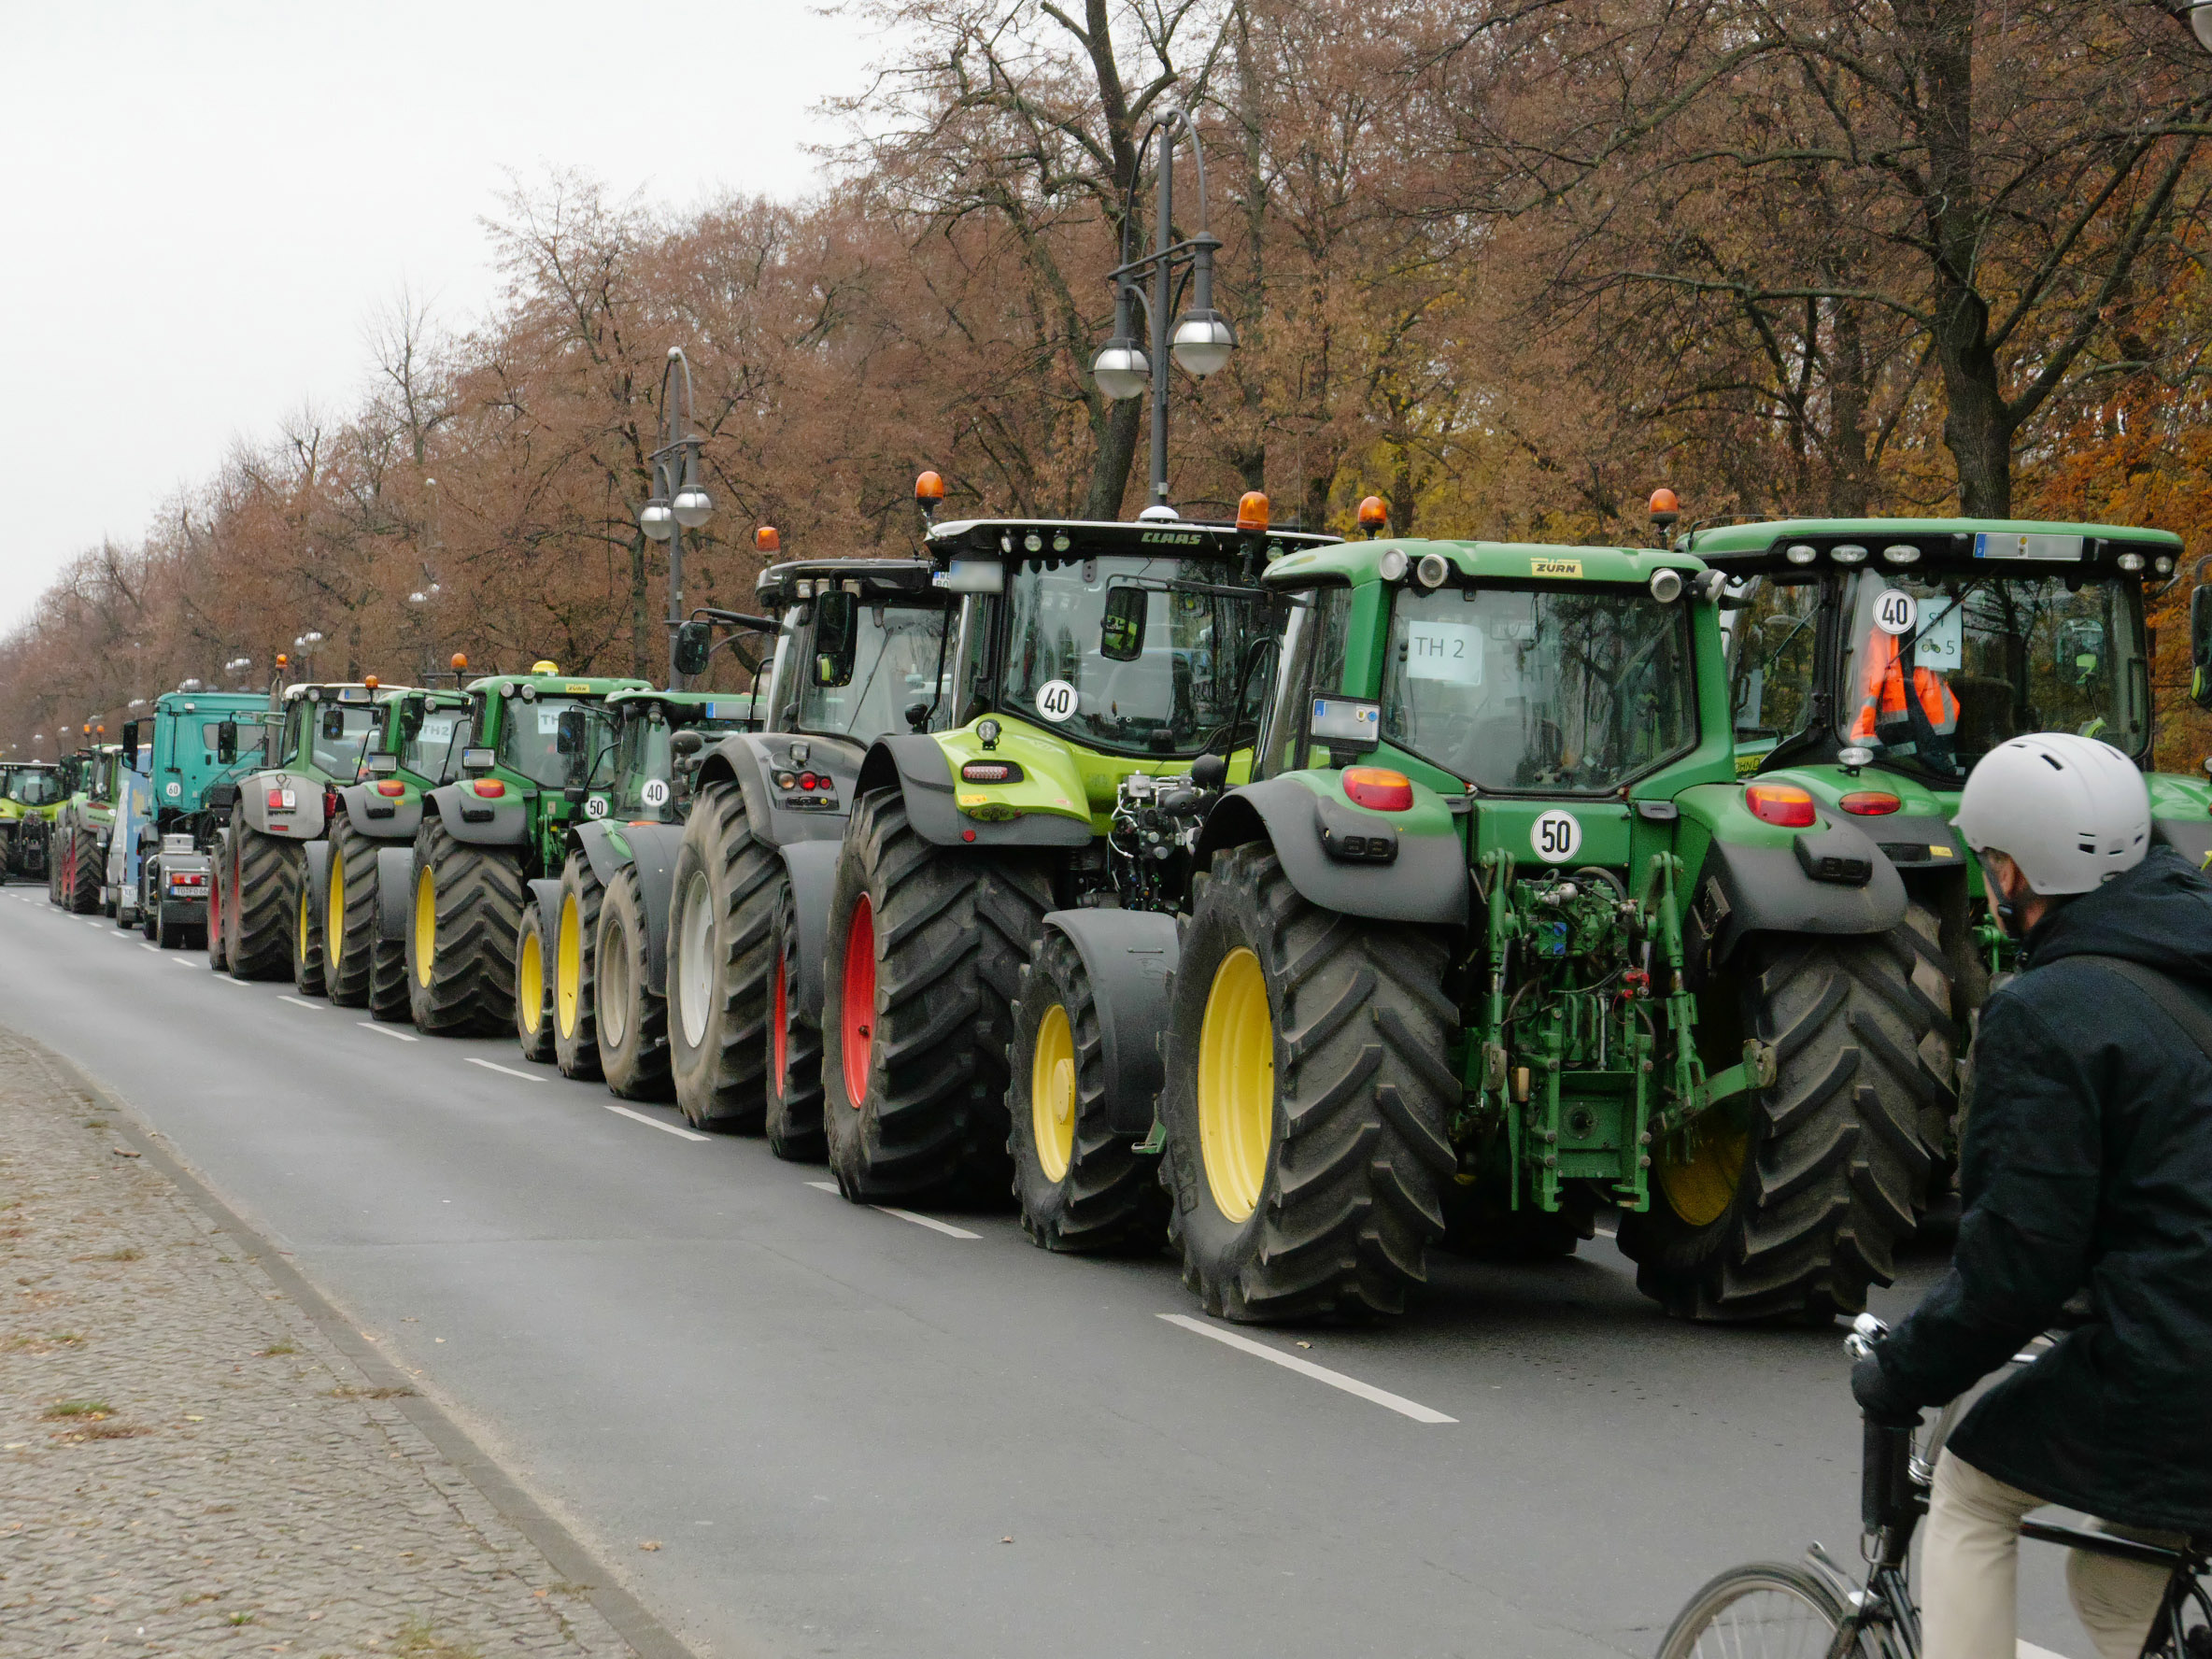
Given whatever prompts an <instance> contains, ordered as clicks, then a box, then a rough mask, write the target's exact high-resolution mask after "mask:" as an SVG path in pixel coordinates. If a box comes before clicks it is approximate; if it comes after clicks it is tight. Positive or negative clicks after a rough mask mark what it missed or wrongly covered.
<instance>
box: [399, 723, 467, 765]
mask: <svg viewBox="0 0 2212 1659" xmlns="http://www.w3.org/2000/svg"><path fill="white" fill-rule="evenodd" d="M420 716H421V724H420V725H418V726H417V727H416V728H415V730H414V731H413V732H412V733H411V734H409V735H407V736H406V737H405V739H404V742H402V744H400V765H401V766H403V767H404V768H405V769H406V770H407V771H409V772H411V773H414V774H415V775H416V776H417V777H418V778H430V779H432V780H433V781H435V782H437V783H441V784H442V783H445V782H446V781H447V779H449V778H451V777H452V776H453V772H454V768H455V766H456V765H457V764H458V763H459V761H460V759H461V750H463V749H465V748H467V747H468V746H469V712H468V710H466V709H465V708H454V707H445V708H432V707H430V706H427V705H425V706H424V707H423V708H422V709H421V710H420ZM402 730H404V727H403V729H402Z"/></svg>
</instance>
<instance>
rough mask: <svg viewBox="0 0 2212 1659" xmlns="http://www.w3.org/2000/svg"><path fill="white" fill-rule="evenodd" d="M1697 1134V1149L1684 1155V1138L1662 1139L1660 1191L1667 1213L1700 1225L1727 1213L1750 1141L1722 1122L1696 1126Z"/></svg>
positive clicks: (1712, 1120) (1709, 1224)
mask: <svg viewBox="0 0 2212 1659" xmlns="http://www.w3.org/2000/svg"><path fill="white" fill-rule="evenodd" d="M1696 1130H1697V1134H1696V1146H1695V1148H1694V1150H1692V1151H1689V1152H1688V1153H1686V1154H1685V1152H1684V1150H1683V1146H1682V1141H1683V1137H1681V1136H1680V1135H1670V1136H1668V1137H1667V1141H1666V1145H1665V1146H1664V1147H1662V1148H1661V1150H1660V1154H1659V1165H1658V1168H1659V1191H1660V1193H1661V1195H1662V1196H1663V1197H1664V1198H1666V1207H1667V1208H1668V1209H1670V1210H1672V1211H1673V1212H1675V1213H1676V1214H1677V1215H1679V1216H1680V1217H1681V1219H1682V1220H1684V1221H1686V1222H1688V1223H1689V1224H1690V1225H1691V1226H1692V1227H1710V1226H1711V1225H1712V1224H1713V1223H1714V1222H1716V1221H1718V1220H1720V1219H1721V1217H1722V1216H1723V1215H1724V1214H1726V1213H1727V1211H1728V1206H1729V1204H1730V1203H1732V1202H1733V1201H1734V1200H1735V1198H1736V1188H1737V1183H1738V1182H1740V1181H1741V1180H1742V1179H1743V1166H1744V1158H1745V1155H1746V1154H1748V1153H1749V1152H1750V1150H1751V1137H1750V1136H1749V1135H1748V1134H1746V1133H1745V1132H1744V1130H1743V1129H1742V1128H1741V1127H1738V1126H1737V1125H1736V1124H1732V1123H1729V1122H1727V1121H1725V1120H1724V1119H1721V1118H1714V1119H1711V1120H1709V1121H1708V1122H1706V1123H1702V1124H1699V1125H1697V1126H1696Z"/></svg>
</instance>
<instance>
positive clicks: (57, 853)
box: [46, 819, 66, 910]
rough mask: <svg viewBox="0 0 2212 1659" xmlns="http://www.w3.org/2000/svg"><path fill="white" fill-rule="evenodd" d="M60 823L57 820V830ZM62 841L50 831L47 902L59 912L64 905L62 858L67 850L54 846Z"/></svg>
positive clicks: (47, 859)
mask: <svg viewBox="0 0 2212 1659" xmlns="http://www.w3.org/2000/svg"><path fill="white" fill-rule="evenodd" d="M59 823H60V820H58V819H57V820H56V827H57V828H58V827H59ZM60 839H61V838H60V837H59V836H58V835H56V834H55V833H54V832H53V831H52V830H49V831H48V833H47V844H46V901H47V902H48V903H49V904H50V905H52V906H53V907H54V908H55V909H57V910H59V909H60V908H61V905H62V858H63V854H64V851H65V850H66V849H65V845H64V846H59V847H58V846H56V845H55V844H54V843H55V842H56V841H58V840H60Z"/></svg>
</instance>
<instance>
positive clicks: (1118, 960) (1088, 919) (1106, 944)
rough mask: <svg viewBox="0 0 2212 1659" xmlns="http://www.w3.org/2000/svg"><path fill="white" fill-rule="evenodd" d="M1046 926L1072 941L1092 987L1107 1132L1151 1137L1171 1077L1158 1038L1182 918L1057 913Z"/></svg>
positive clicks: (1164, 1021)
mask: <svg viewBox="0 0 2212 1659" xmlns="http://www.w3.org/2000/svg"><path fill="white" fill-rule="evenodd" d="M1044 925H1045V927H1047V928H1048V929H1058V930H1059V931H1060V932H1061V933H1063V934H1065V935H1066V936H1067V939H1068V943H1070V944H1072V945H1073V946H1074V947H1075V954H1076V955H1077V956H1079V957H1082V958H1083V971H1084V974H1085V977H1087V978H1088V979H1089V980H1090V982H1091V998H1092V1000H1093V1001H1094V1002H1095V1003H1096V1004H1097V1006H1098V1010H1099V1050H1100V1057H1101V1058H1102V1059H1103V1060H1104V1062H1105V1066H1106V1123H1107V1127H1109V1128H1111V1129H1113V1131H1114V1132H1115V1133H1117V1134H1124V1135H1141V1134H1144V1133H1145V1132H1146V1131H1147V1130H1149V1129H1150V1128H1151V1127H1152V1120H1153V1102H1154V1100H1155V1099H1156V1098H1157V1097H1158V1095H1159V1092H1160V1085H1161V1084H1162V1083H1164V1082H1165V1081H1166V1077H1167V1073H1166V1069H1165V1067H1163V1066H1162V1064H1161V1062H1160V1051H1159V1044H1158V1042H1156V1038H1157V1037H1158V1035H1159V1033H1160V1032H1162V1031H1164V1030H1166V1029H1167V1028H1168V988H1169V980H1170V975H1171V974H1172V973H1173V972H1174V971H1175V961H1176V957H1177V956H1178V955H1179V954H1180V952H1181V949H1182V944H1181V941H1180V940H1179V938H1178V937H1177V934H1176V930H1175V918H1174V917H1173V916H1166V915H1156V914H1155V913H1153V912H1150V911H1141V910H1055V911H1051V912H1048V913H1047V914H1046V915H1045V918H1044Z"/></svg>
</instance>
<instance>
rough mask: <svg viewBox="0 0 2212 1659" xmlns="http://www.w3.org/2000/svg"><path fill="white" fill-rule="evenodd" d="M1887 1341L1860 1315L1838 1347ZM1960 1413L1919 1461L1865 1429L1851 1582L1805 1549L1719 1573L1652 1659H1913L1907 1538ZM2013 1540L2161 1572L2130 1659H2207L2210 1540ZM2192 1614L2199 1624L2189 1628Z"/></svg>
mask: <svg viewBox="0 0 2212 1659" xmlns="http://www.w3.org/2000/svg"><path fill="white" fill-rule="evenodd" d="M1888 1335H1889V1326H1886V1325H1884V1324H1883V1323H1882V1322H1881V1321H1880V1320H1879V1319H1877V1318H1875V1317H1874V1315H1872V1314H1871V1313H1862V1314H1860V1315H1859V1317H1858V1318H1857V1319H1856V1320H1854V1321H1853V1322H1852V1326H1851V1334H1850V1336H1849V1337H1847V1338H1845V1339H1844V1348H1845V1351H1846V1352H1847V1353H1849V1354H1850V1356H1851V1357H1852V1358H1853V1359H1858V1358H1861V1357H1864V1356H1865V1354H1869V1353H1871V1352H1872V1351H1873V1345H1874V1344H1875V1343H1876V1342H1879V1340H1881V1339H1882V1338H1884V1337H1886V1336H1888ZM2049 1346H2050V1340H2049V1338H2048V1337H2044V1338H2038V1339H2036V1343H2035V1345H2032V1346H2031V1347H2030V1348H2029V1349H2027V1350H2026V1351H2023V1352H2022V1353H2020V1354H2015V1355H2013V1363H2014V1364H2015V1365H2032V1364H2033V1363H2035V1359H2036V1357H2037V1356H2038V1355H2039V1354H2042V1353H2044V1352H2046V1351H2047V1350H2048V1349H2049ZM1963 1409H1964V1401H1963V1400H1953V1401H1951V1403H1950V1405H1948V1406H1946V1407H1944V1408H1943V1410H1942V1411H1940V1412H1939V1413H1938V1414H1937V1415H1936V1419H1935V1427H1934V1428H1933V1429H1932V1430H1931V1431H1930V1433H1929V1435H1928V1438H1927V1442H1926V1445H1925V1448H1924V1451H1923V1450H1922V1449H1921V1448H1918V1447H1916V1445H1915V1442H1914V1432H1915V1428H1916V1427H1917V1426H1918V1424H1917V1421H1916V1424H1915V1425H1914V1427H1905V1428H1898V1427H1889V1426H1885V1425H1881V1424H1878V1423H1872V1422H1869V1423H1867V1424H1866V1425H1865V1446H1864V1451H1863V1453H1862V1462H1861V1468H1860V1481H1859V1514H1860V1519H1861V1520H1862V1521H1863V1522H1864V1523H1865V1529H1866V1530H1865V1537H1864V1538H1863V1540H1862V1542H1861V1546H1860V1548H1861V1553H1862V1554H1863V1555H1864V1556H1865V1561H1866V1565H1867V1572H1866V1577H1865V1581H1863V1582H1862V1581H1859V1580H1857V1579H1854V1578H1852V1577H1851V1575H1850V1573H1848V1572H1847V1571H1845V1569H1844V1568H1843V1567H1842V1566H1841V1565H1840V1564H1838V1563H1837V1562H1836V1560H1835V1558H1834V1557H1833V1556H1831V1555H1830V1554H1829V1553H1827V1551H1825V1550H1823V1549H1822V1548H1821V1546H1820V1545H1819V1543H1817V1542H1816V1543H1814V1544H1813V1545H1812V1546H1811V1548H1809V1549H1808V1551H1807V1552H1806V1555H1805V1560H1804V1562H1803V1563H1802V1564H1800V1563H1794V1562H1774V1561H1754V1562H1749V1563H1747V1564H1745V1565H1744V1566H1742V1567H1730V1568H1729V1569H1728V1570H1727V1571H1726V1572H1724V1573H1722V1574H1721V1575H1720V1576H1719V1577H1717V1578H1715V1579H1713V1580H1711V1581H1709V1582H1708V1583H1707V1584H1705V1585H1704V1586H1703V1587H1702V1588H1700V1589H1699V1590H1698V1592H1697V1593H1696V1594H1695V1595H1693V1596H1691V1598H1690V1600H1689V1604H1688V1605H1687V1606H1685V1607H1684V1608H1683V1609H1682V1610H1681V1611H1680V1613H1679V1614H1677V1615H1676V1616H1675V1621H1674V1623H1673V1624H1671V1625H1669V1626H1668V1627H1667V1632H1666V1640H1665V1641H1664V1642H1663V1643H1661V1645H1660V1648H1659V1659H1919V1654H1920V1651H1921V1626H1920V1609H1919V1608H1918V1606H1917V1605H1916V1603H1915V1602H1914V1600H1913V1595H1912V1583H1911V1565H1910V1559H1909V1555H1910V1551H1911V1546H1912V1535H1913V1532H1914V1530H1915V1529H1916V1528H1917V1527H1918V1526H1919V1524H1920V1520H1921V1516H1922V1515H1925V1514H1926V1513H1927V1512H1928V1490H1929V1484H1930V1482H1931V1480H1932V1478H1933V1474H1934V1470H1935V1458H1936V1454H1937V1453H1939V1452H1940V1451H1941V1450H1942V1449H1943V1444H1944V1442H1945V1441H1946V1440H1947V1439H1950V1431H1951V1428H1952V1426H1953V1425H1955V1424H1956V1423H1957V1421H1958V1419H1959V1416H1960V1414H1961V1411H1962V1410H1963ZM2021 1537H2022V1538H2035V1539H2038V1540H2040V1541H2042V1542H2044V1543H2051V1544H2064V1545H2066V1546H2067V1547H2068V1548H2070V1549H2076V1550H2083V1551H2087V1552H2089V1553H2092V1554H2097V1555H2109V1556H2116V1557H2119V1558H2120V1559H2123V1560H2128V1561H2139V1562H2146V1563H2148V1564H2150V1565H2152V1566H2158V1567H2166V1568H2167V1569H2168V1576H2167V1579H2166V1588H2165V1594H2164V1595H2163V1596H2162V1598H2161V1600H2160V1602H2159V1609H2158V1614H2157V1616H2156V1617H2155V1618H2153V1619H2152V1620H2151V1622H2150V1633H2149V1635H2148V1637H2146V1638H2144V1642H2143V1649H2142V1654H2141V1659H2212V1629H2208V1628H2207V1624H2212V1597H2207V1595H2206V1593H2205V1586H2204V1584H2203V1583H2202V1582H2201V1580H2202V1579H2203V1578H2204V1575H2205V1571H2206V1567H2207V1559H2206V1557H2207V1552H2208V1551H2212V1540H2207V1539H2205V1538H2190V1539H2189V1541H2188V1543H2187V1544H2186V1545H2185V1546H2184V1547H2183V1548H2181V1549H2178V1550H2168V1549H2162V1548H2161V1547H2160V1546H2158V1545H2156V1544H2145V1543H2138V1542H2136V1541H2135V1540H2134V1539H2132V1538H2116V1537H2114V1536H2112V1535H2111V1534H2109V1533H2102V1532H2090V1531H2086V1530H2084V1529H2083V1528H2081V1527H2077V1526H2063V1525H2060V1524H2057V1523H2056V1522H2050V1521H2037V1520H2034V1519H2030V1520H2026V1521H2023V1522H2021ZM2192 1611H2193V1612H2195V1613H2197V1614H2200V1615H2202V1616H2203V1618H2204V1619H2205V1621H2206V1624H2190V1623H2189V1618H2190V1615H2191V1612H2192Z"/></svg>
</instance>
